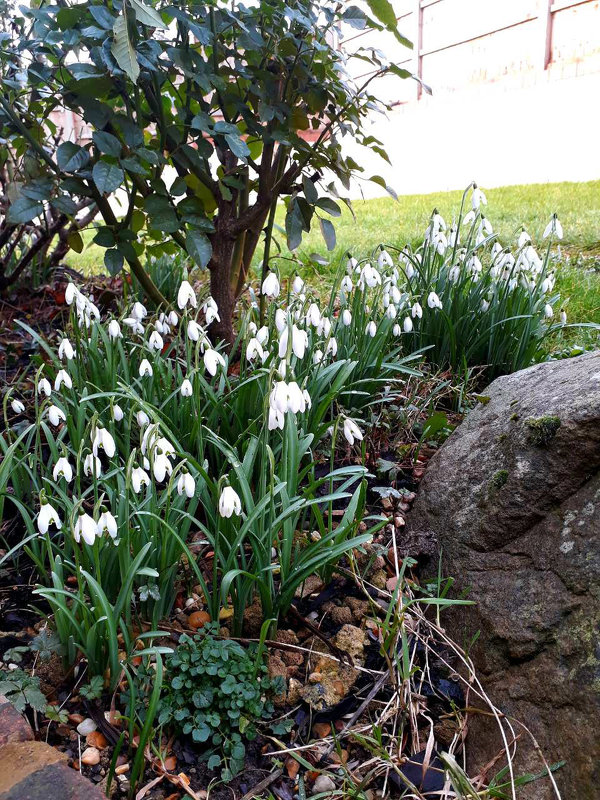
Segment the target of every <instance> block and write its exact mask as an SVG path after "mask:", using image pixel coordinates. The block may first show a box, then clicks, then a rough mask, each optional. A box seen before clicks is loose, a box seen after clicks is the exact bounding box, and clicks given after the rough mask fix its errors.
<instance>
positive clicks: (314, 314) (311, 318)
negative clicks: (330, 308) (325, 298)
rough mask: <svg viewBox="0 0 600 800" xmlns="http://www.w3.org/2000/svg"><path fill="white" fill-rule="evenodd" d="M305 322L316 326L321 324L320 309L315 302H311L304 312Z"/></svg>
mask: <svg viewBox="0 0 600 800" xmlns="http://www.w3.org/2000/svg"><path fill="white" fill-rule="evenodd" d="M306 324H307V325H312V326H313V328H318V327H319V325H320V324H321V311H320V310H319V306H318V305H317V304H316V303H311V304H310V305H309V307H308V311H307V312H306Z"/></svg>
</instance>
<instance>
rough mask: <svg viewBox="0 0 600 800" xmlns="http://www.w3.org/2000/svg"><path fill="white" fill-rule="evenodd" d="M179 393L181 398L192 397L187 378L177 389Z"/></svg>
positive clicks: (191, 389) (190, 385)
mask: <svg viewBox="0 0 600 800" xmlns="http://www.w3.org/2000/svg"><path fill="white" fill-rule="evenodd" d="M179 391H180V392H181V396H182V397H191V396H192V394H193V392H194V390H193V388H192V384H191V383H190V381H189V380H188V379H187V378H185V379H184V380H183V381H182V382H181V386H180V387H179Z"/></svg>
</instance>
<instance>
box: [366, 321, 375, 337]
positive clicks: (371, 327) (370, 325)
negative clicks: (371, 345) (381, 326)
mask: <svg viewBox="0 0 600 800" xmlns="http://www.w3.org/2000/svg"><path fill="white" fill-rule="evenodd" d="M365 333H366V334H367V336H370V337H371V338H373V337H374V336H375V335H376V334H377V324H376V323H375V322H374V320H371V321H370V322H367V327H366V328H365Z"/></svg>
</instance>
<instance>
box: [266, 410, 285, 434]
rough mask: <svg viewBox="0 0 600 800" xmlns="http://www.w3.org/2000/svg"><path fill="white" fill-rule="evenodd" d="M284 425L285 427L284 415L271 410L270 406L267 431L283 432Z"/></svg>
mask: <svg viewBox="0 0 600 800" xmlns="http://www.w3.org/2000/svg"><path fill="white" fill-rule="evenodd" d="M284 425H285V415H284V414H283V413H282V412H281V411H279V410H278V409H277V408H271V406H269V417H268V424H267V427H268V428H269V430H270V431H274V430H277V429H279V430H283V426H284Z"/></svg>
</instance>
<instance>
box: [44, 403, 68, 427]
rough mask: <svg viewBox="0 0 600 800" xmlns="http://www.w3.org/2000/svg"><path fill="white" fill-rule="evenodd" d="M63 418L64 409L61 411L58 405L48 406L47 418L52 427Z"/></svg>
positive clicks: (58, 423)
mask: <svg viewBox="0 0 600 800" xmlns="http://www.w3.org/2000/svg"><path fill="white" fill-rule="evenodd" d="M65 419H66V417H65V412H64V411H61V409H60V408H59V407H58V406H50V408H49V409H48V420H49V422H50V424H51V425H54V427H56V426H57V425H60V421H61V420H63V421H64V420H65Z"/></svg>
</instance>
